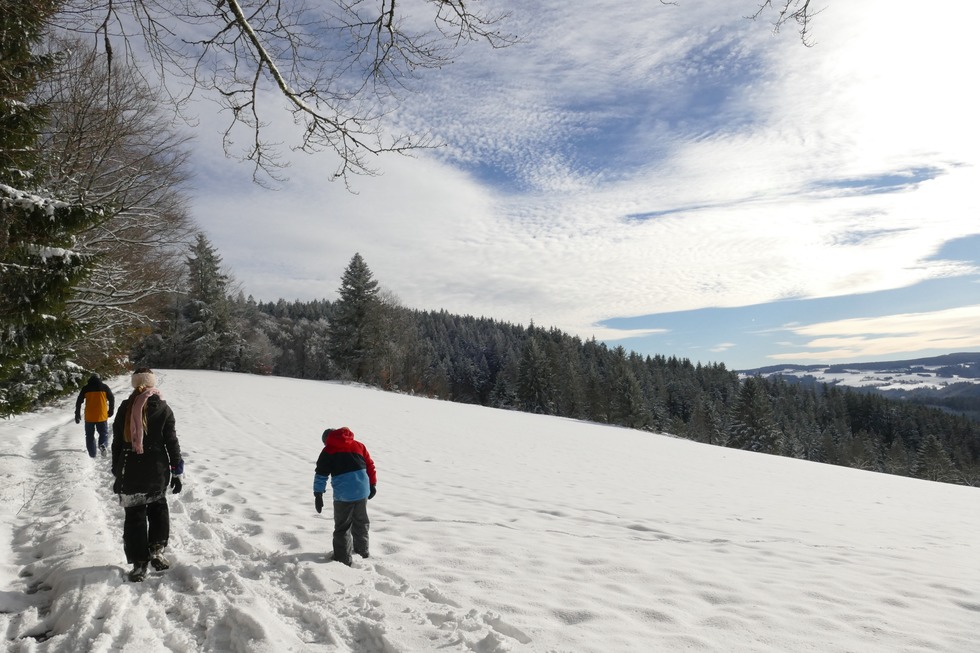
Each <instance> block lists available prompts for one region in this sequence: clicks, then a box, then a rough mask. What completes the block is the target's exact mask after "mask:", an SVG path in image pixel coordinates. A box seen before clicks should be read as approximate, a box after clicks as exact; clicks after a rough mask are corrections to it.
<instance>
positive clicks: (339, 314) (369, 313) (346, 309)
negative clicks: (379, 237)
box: [329, 254, 381, 381]
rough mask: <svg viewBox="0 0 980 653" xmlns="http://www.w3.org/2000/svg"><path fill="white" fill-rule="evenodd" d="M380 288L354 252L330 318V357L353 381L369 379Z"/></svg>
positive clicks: (378, 335)
mask: <svg viewBox="0 0 980 653" xmlns="http://www.w3.org/2000/svg"><path fill="white" fill-rule="evenodd" d="M379 292H380V289H379V287H378V282H377V281H376V280H375V279H374V275H373V274H372V273H371V270H370V268H368V266H367V263H365V262H364V259H363V258H362V257H361V255H360V254H354V256H353V257H352V258H351V260H350V263H348V265H347V268H346V269H345V270H344V274H343V276H342V277H341V280H340V288H339V289H338V291H337V293H338V294H339V295H340V299H338V300H337V302H336V303H335V304H334V312H333V315H332V316H331V318H330V331H329V333H330V344H329V349H330V358H331V360H332V361H333V363H334V365H336V366H337V368H338V369H339V370H341V372H342V373H343V374H345V375H346V376H348V377H349V378H351V379H353V380H355V381H367V380H369V379H370V378H371V376H372V373H371V370H372V368H373V364H374V354H375V352H376V350H377V349H378V348H379V347H380V345H381V333H380V331H381V329H380V310H381V302H380V300H379Z"/></svg>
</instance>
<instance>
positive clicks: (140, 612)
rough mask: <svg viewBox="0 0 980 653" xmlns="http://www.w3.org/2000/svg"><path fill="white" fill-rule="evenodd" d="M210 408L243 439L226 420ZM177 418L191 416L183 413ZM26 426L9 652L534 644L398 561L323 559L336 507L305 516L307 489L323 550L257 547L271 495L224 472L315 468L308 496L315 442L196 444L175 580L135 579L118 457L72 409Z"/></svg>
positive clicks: (166, 576) (11, 480)
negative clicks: (93, 444) (418, 580)
mask: <svg viewBox="0 0 980 653" xmlns="http://www.w3.org/2000/svg"><path fill="white" fill-rule="evenodd" d="M118 391H119V392H120V393H124V392H125V388H119V389H118ZM207 408H208V409H209V410H210V411H211V412H213V413H214V414H215V415H216V416H218V417H219V421H221V422H225V423H226V424H227V425H228V427H229V428H234V423H233V420H231V419H229V418H228V417H227V416H224V415H222V414H221V412H220V410H219V409H218V408H217V407H215V406H213V405H210V404H208V406H207ZM177 412H178V415H179V414H180V413H181V412H183V413H185V414H186V413H187V412H188V411H187V410H186V407H185V408H184V410H181V407H180V406H177ZM178 420H179V417H178ZM15 421H16V422H17V427H18V429H19V430H20V431H22V432H21V433H19V437H18V438H17V445H19V452H17V453H11V452H4V454H5V455H13V456H16V457H18V458H21V459H22V460H21V461H20V462H19V464H18V465H17V466H16V467H14V469H17V470H19V472H18V473H17V474H16V476H15V477H9V476H8V477H7V478H5V479H4V484H3V487H4V489H3V494H2V495H0V496H2V499H3V503H4V505H5V506H8V507H10V506H15V505H16V506H18V507H17V509H16V511H15V512H14V513H13V519H12V524H13V532H12V538H11V541H12V542H13V559H12V560H11V561H9V563H8V567H12V568H14V569H15V574H16V576H17V577H18V578H20V579H21V583H23V584H24V585H25V591H24V593H23V598H18V599H15V598H14V597H13V594H15V593H14V592H5V593H4V594H5V595H7V596H4V601H3V602H4V605H3V610H2V612H4V613H7V614H5V615H2V616H3V617H6V618H7V619H5V620H6V621H7V623H6V633H5V634H6V640H7V646H8V650H10V651H18V652H21V651H22V652H25V653H26V652H28V651H64V652H71V653H75V652H78V651H90V652H93V653H97V652H101V651H120V650H122V651H134V652H136V651H139V652H140V653H150V652H154V651H161V652H162V651H167V652H171V651H172V652H178V653H196V652H199V651H254V652H264V651H269V652H270V653H271V652H282V651H357V652H362V653H400V652H402V653H408V652H410V651H419V650H429V649H439V650H450V651H451V650H461V651H482V652H487V653H490V652H493V651H510V650H515V649H514V648H513V647H511V646H509V645H508V642H510V643H517V644H520V643H529V642H530V638H528V637H527V636H526V635H524V634H523V633H521V632H520V630H519V629H517V628H515V627H512V626H509V625H508V624H507V623H506V622H504V621H503V620H502V619H501V618H500V616H499V615H496V614H493V613H492V612H485V611H481V610H478V609H474V608H470V609H468V608H465V607H464V606H462V605H460V604H458V603H457V602H455V601H453V600H452V599H449V598H447V597H446V596H444V595H443V593H442V592H441V591H440V590H438V589H437V588H436V587H434V586H425V587H413V586H412V585H411V584H410V583H408V582H407V581H406V580H405V578H403V577H402V576H401V575H399V573H398V572H397V571H396V570H395V569H392V568H390V565H389V564H386V563H382V562H376V561H375V560H373V559H368V560H364V559H361V558H360V557H359V556H355V561H354V564H353V566H352V567H351V568H348V567H346V566H344V565H341V564H337V563H331V561H330V559H329V556H328V551H327V549H325V548H324V547H329V541H330V540H329V529H330V527H331V525H332V522H331V521H330V520H329V515H328V513H329V509H328V510H325V511H324V515H326V516H327V517H328V519H322V518H316V519H314V517H313V516H312V515H311V514H306V513H312V492H311V491H310V492H299V491H297V495H302V497H303V498H304V499H307V496H306V495H309V500H308V501H306V502H305V503H309V506H306V505H305V503H304V504H303V508H304V510H303V511H302V512H304V515H303V519H304V523H297V524H296V525H295V529H296V530H297V531H302V530H305V529H306V528H307V527H308V526H309V525H310V524H311V523H314V524H315V527H316V528H317V529H318V530H319V531H321V534H320V537H319V540H320V541H321V546H320V547H319V549H318V550H315V551H309V550H303V548H302V547H301V546H300V543H299V540H298V538H297V537H296V535H295V534H294V533H293V532H290V531H289V530H280V531H278V532H276V533H274V534H273V537H274V541H275V542H276V543H277V544H278V545H279V546H276V547H272V548H270V547H269V546H268V538H262V537H259V536H261V535H263V534H265V532H266V528H265V525H264V521H265V519H264V517H263V515H262V513H260V512H259V511H257V510H255V509H254V508H251V507H250V506H249V504H250V497H251V498H254V496H255V495H261V493H262V492H261V487H248V488H241V487H235V484H234V483H232V482H228V481H225V480H223V478H222V476H223V474H222V472H221V471H220V468H221V467H223V466H226V465H249V464H250V463H254V462H255V460H256V458H257V459H258V460H260V461H263V462H261V463H260V464H261V465H263V466H270V467H272V468H275V467H276V463H275V459H276V457H277V456H286V457H291V458H299V459H301V460H302V462H303V464H304V465H306V466H308V467H309V473H308V474H307V475H306V476H308V477H309V478H308V479H307V478H306V477H305V476H304V478H303V479H302V481H301V482H300V486H301V487H302V489H304V490H306V489H309V488H307V487H306V486H310V487H312V465H310V464H309V459H310V458H311V456H313V457H315V455H316V453H318V452H317V450H316V448H315V443H314V444H313V445H311V446H312V449H311V450H308V451H306V452H305V455H301V454H299V453H293V452H289V451H281V450H280V448H279V446H278V445H277V443H279V444H281V440H280V439H277V438H275V437H271V438H270V437H255V438H246V442H245V443H243V445H242V446H243V449H242V450H240V451H237V452H236V451H230V452H224V453H221V452H211V454H204V455H199V454H197V453H196V451H198V450H199V449H200V447H197V446H194V445H193V444H191V440H192V438H189V437H185V438H184V441H183V442H182V445H184V449H185V459H186V461H187V469H188V474H187V477H188V481H187V483H186V484H185V489H184V491H183V492H182V493H180V494H178V495H168V500H169V502H170V511H171V540H170V547H169V549H168V556H169V557H170V559H171V561H172V562H173V568H172V569H170V570H168V571H165V572H151V574H150V575H149V577H148V578H147V579H146V581H144V582H142V583H131V582H128V581H127V580H126V572H127V571H128V568H129V566H128V565H126V564H125V558H124V556H123V552H122V543H121V529H122V508H121V507H119V505H118V503H117V501H116V498H115V497H114V496H113V495H112V494H111V489H110V488H111V486H112V475H111V472H110V463H109V459H108V458H96V459H90V458H88V456H87V455H86V454H84V443H83V442H82V438H81V437H80V433H79V431H80V427H78V426H77V425H75V424H74V423H73V421H72V419H71V414H70V411H64V410H62V411H60V412H59V411H55V410H45V411H43V413H41V414H40V416H22V417H18V418H16V420H15ZM179 425H180V422H179V421H178V429H179V430H180V426H179ZM185 431H191V429H188V428H187V427H186V426H185ZM80 442H82V445H83V446H82V450H79V443H80ZM187 445H190V446H187ZM242 451H245V452H251V453H250V454H248V455H244V454H243V453H242ZM212 455H213V456H214V458H216V459H219V460H220V464H217V465H215V464H214V463H212ZM253 457H255V458H253ZM8 468H9V466H8ZM291 480H292V479H289V478H288V477H286V478H284V479H281V480H280V482H290V481H291ZM8 514H9V513H8ZM93 545H94V546H93ZM381 550H382V546H381V545H380V544H379V545H378V551H379V552H380V551H381ZM379 596H383V597H384V602H383V604H384V605H382V602H380V601H379V600H378V597H379ZM0 623H2V622H0ZM518 648H519V647H518Z"/></svg>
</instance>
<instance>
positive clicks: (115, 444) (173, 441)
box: [112, 393, 181, 495]
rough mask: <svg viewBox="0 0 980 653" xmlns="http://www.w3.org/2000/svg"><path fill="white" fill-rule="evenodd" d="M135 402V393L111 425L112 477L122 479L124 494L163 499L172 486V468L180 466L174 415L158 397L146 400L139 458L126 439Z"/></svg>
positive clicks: (178, 443)
mask: <svg viewBox="0 0 980 653" xmlns="http://www.w3.org/2000/svg"><path fill="white" fill-rule="evenodd" d="M135 398H136V395H135V393H134V394H132V395H130V396H129V398H127V399H125V400H124V401H123V402H122V405H120V406H119V410H118V411H117V412H116V418H115V419H114V420H113V421H112V474H113V476H115V477H116V478H117V479H122V486H121V489H122V494H147V495H156V494H161V495H162V494H164V493H165V492H166V491H167V488H168V486H169V485H170V468H171V467H178V466H179V465H180V463H181V457H180V442H179V441H178V440H177V427H176V424H175V420H174V412H173V411H172V410H170V406H168V405H167V402H166V401H164V400H163V399H161V398H160V397H159V396H158V395H151V396H150V398H149V399H147V401H146V431H145V432H144V434H143V453H142V454H137V453H135V452H134V451H133V446H132V443H131V442H126V440H125V436H124V433H125V424H126V420H127V419H129V412H130V406H132V404H133V399H135Z"/></svg>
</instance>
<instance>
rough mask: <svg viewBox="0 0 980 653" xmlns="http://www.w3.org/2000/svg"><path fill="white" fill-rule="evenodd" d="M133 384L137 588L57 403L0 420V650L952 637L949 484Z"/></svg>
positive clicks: (967, 618)
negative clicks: (157, 450)
mask: <svg viewBox="0 0 980 653" xmlns="http://www.w3.org/2000/svg"><path fill="white" fill-rule="evenodd" d="M158 378H159V379H160V386H161V389H162V391H163V393H164V396H165V397H166V398H167V399H168V400H169V401H170V402H171V404H172V406H173V408H174V411H175V413H176V416H177V425H178V433H179V435H180V438H181V442H182V445H183V448H184V451H185V458H186V460H187V474H186V481H185V490H184V492H183V493H182V494H180V495H178V496H176V497H174V498H173V499H172V500H171V510H172V516H173V535H172V538H171V548H170V551H171V558H172V559H173V561H174V562H175V567H174V568H173V569H172V570H170V571H168V572H164V573H163V574H156V575H153V576H151V578H149V579H148V580H147V581H146V582H145V583H142V584H133V583H128V582H125V581H124V577H123V572H124V570H125V568H126V565H125V564H124V563H125V559H124V557H123V554H122V543H121V526H122V509H121V508H119V506H118V505H117V504H116V503H115V502H114V499H113V497H112V496H111V495H110V493H109V489H108V488H109V486H110V476H109V472H108V463H107V461H105V460H101V459H100V460H95V461H91V460H89V459H88V457H87V455H86V454H85V450H84V438H83V434H82V428H81V426H77V425H75V424H74V422H73V420H72V406H71V402H70V401H69V402H65V403H64V405H62V406H61V407H60V409H58V410H54V409H52V410H45V411H43V412H41V413H38V414H33V415H27V416H22V417H18V418H15V419H12V420H8V421H5V422H0V499H2V501H0V514H2V519H0V524H2V526H0V630H2V632H3V634H4V640H3V641H4V646H5V650H7V651H17V652H28V651H59V652H66V653H67V652H71V653H75V652H78V651H134V652H139V653H146V652H152V651H177V652H181V653H190V652H196V651H275V652H279V651H364V652H378V653H395V652H400V653H409V652H415V651H476V652H479V653H495V652H503V651H542V652H549V651H555V652H558V651H563V652H564V651H568V652H576V653H578V652H589V651H595V652H600V651H601V652H610V651H719V652H721V651H726V652H727V651H763V652H770V651H771V652H776V651H779V652H785V651H820V652H834V651H840V652H843V651H862V652H866V651H881V652H893V651H943V652H951V653H952V652H956V653H962V652H967V651H975V650H978V648H977V641H978V634H977V633H978V632H980V564H978V560H980V511H978V510H977V509H976V506H977V503H978V500H980V494H978V491H977V490H975V489H972V488H964V487H957V486H953V485H943V484H932V483H927V482H924V481H917V480H911V479H904V478H899V477H894V476H886V475H878V474H872V473H867V472H861V471H856V470H851V469H845V468H837V467H830V466H822V465H818V464H813V463H807V462H803V461H798V460H792V459H787V458H777V457H770V456H764V455H758V454H750V453H746V452H741V451H733V450H728V449H720V448H712V447H709V446H706V445H701V444H697V443H693V442H689V441H684V440H678V439H673V438H670V437H666V436H659V435H650V434H646V433H639V432H635V431H630V430H626V429H621V428H615V427H608V426H600V425H594V424H586V423H580V422H575V421H570V420H565V419H557V418H548V417H540V416H533V415H526V414H520V413H513V412H507V411H501V410H492V409H486V408H480V407H476V406H466V405H459V404H451V403H446V402H439V401H433V400H428V399H422V398H413V397H406V396H400V395H394V394H388V393H383V392H380V391H376V390H372V389H366V388H359V387H351V386H344V385H339V384H332V383H323V382H312V381H298V380H291V379H279V378H263V377H255V376H244V375H233V374H220V373H212V372H186V371H181V372H178V371H162V372H158ZM125 384H126V379H123V378H120V379H115V380H114V381H113V383H112V384H111V385H112V387H113V389H114V390H116V391H118V394H119V399H122V398H123V397H124V396H125V394H126V387H125ZM340 425H347V426H349V427H351V429H352V430H353V431H354V432H355V433H356V434H357V436H358V437H359V439H361V440H362V441H364V442H365V443H366V444H367V446H368V448H369V449H370V451H371V454H372V456H373V457H374V459H375V461H376V463H377V465H378V475H379V486H378V496H377V497H376V498H375V499H374V500H373V501H371V502H370V504H369V509H370V513H371V517H372V531H371V544H372V557H371V558H370V559H367V560H361V559H359V558H357V559H356V560H355V563H354V567H353V568H347V567H345V566H343V565H340V564H338V563H331V562H328V561H327V558H326V555H325V554H326V552H327V551H328V550H329V547H330V530H331V521H330V516H329V514H327V513H328V512H329V502H328V507H327V509H325V510H324V514H323V515H317V514H316V513H315V512H314V511H313V505H312V504H313V500H312V499H313V498H312V481H313V464H314V461H315V459H316V456H317V454H318V453H319V448H320V439H319V438H320V433H321V431H322V430H323V428H324V427H327V426H340Z"/></svg>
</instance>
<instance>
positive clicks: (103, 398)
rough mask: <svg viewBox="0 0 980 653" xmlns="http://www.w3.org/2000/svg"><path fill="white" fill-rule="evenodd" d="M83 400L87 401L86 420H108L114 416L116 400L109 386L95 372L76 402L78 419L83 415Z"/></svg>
mask: <svg viewBox="0 0 980 653" xmlns="http://www.w3.org/2000/svg"><path fill="white" fill-rule="evenodd" d="M82 402H85V421H86V422H106V421H108V420H109V418H110V417H112V413H113V411H114V408H115V402H116V400H115V398H114V397H113V396H112V390H110V389H109V386H107V385H106V384H105V383H103V382H102V380H101V379H100V378H99V377H98V376H96V375H95V374H93V375H92V376H91V377H89V380H88V383H86V384H85V387H84V388H82V391H81V392H79V393H78V400H77V401H76V402H75V418H76V419H78V418H79V417H81V412H82Z"/></svg>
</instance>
